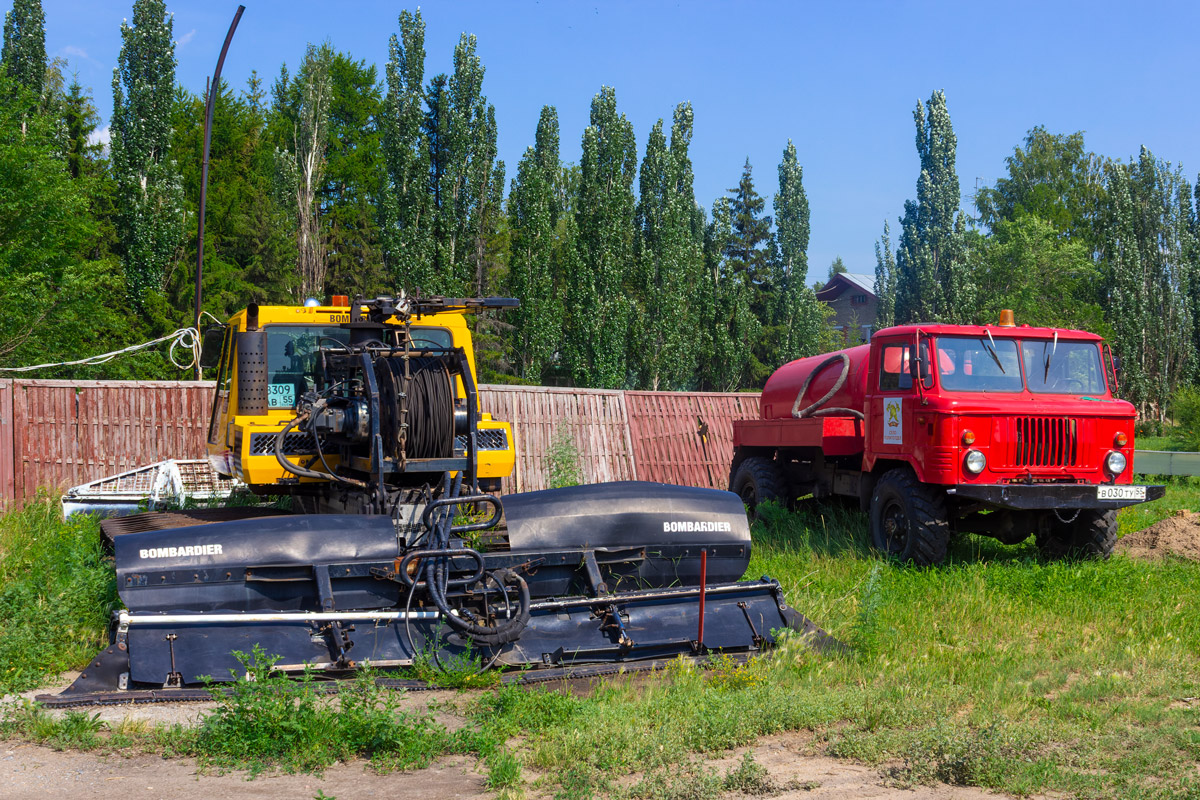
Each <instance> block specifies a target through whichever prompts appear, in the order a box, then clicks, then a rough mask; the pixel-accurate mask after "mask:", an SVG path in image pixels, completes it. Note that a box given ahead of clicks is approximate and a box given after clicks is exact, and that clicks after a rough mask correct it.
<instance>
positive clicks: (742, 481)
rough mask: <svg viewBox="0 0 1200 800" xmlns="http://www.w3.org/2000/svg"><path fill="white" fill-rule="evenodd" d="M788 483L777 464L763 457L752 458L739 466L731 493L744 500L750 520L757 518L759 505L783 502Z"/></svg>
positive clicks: (730, 480)
mask: <svg viewBox="0 0 1200 800" xmlns="http://www.w3.org/2000/svg"><path fill="white" fill-rule="evenodd" d="M785 485H786V481H785V480H784V478H783V476H782V475H781V474H780V472H779V468H778V467H777V466H776V465H775V462H774V461H772V460H771V459H769V458H764V457H762V456H750V457H748V458H746V459H743V460H742V463H740V464H738V466H737V469H735V470H734V471H733V477H731V478H730V479H729V491H731V492H733V493H734V494H736V495H737V496H738V497H740V498H742V502H743V503H745V504H746V513H747V514H748V515H749V517H750V519H752V520H753V519H755V518H757V516H758V514H757V513H756V511H755V510H756V509H757V507H758V504H759V503H765V502H767V501H768V500H774V501H776V502H782V500H783V494H784V492H783V487H784V486H785Z"/></svg>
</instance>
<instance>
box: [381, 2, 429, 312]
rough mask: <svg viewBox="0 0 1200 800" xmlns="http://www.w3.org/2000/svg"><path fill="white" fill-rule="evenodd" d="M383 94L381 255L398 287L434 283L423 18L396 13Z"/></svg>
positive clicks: (420, 287) (424, 285)
mask: <svg viewBox="0 0 1200 800" xmlns="http://www.w3.org/2000/svg"><path fill="white" fill-rule="evenodd" d="M384 74H385V76H386V81H387V94H386V96H385V97H384V101H383V102H384V108H383V115H382V118H381V120H380V128H381V134H382V145H383V160H384V165H385V169H386V173H387V181H386V186H385V189H384V194H383V198H382V201H381V204H380V217H381V221H380V227H381V230H382V236H383V258H384V263H385V264H386V265H387V271H388V275H389V278H390V279H391V281H392V282H393V283H394V284H395V285H396V288H401V287H404V288H407V289H409V290H413V289H427V288H432V287H433V285H434V283H435V280H434V277H433V273H432V267H433V239H432V236H431V230H432V221H431V216H432V208H431V203H430V191H429V188H430V187H429V181H430V163H429V154H430V148H429V143H428V141H427V140H426V138H425V133H424V131H423V129H422V123H423V122H424V119H425V109H424V106H425V87H424V81H425V21H424V20H423V19H422V18H421V12H420V10H418V11H417V12H416V14H415V15H414V14H410V13H409V12H408V11H402V12H401V13H400V35H399V36H397V35H396V34H392V37H391V40H390V42H389V46H388V62H387V67H386V68H385V70H384Z"/></svg>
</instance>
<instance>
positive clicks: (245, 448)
mask: <svg viewBox="0 0 1200 800" xmlns="http://www.w3.org/2000/svg"><path fill="white" fill-rule="evenodd" d="M257 315H258V327H259V328H262V329H264V330H266V331H267V337H268V338H267V341H268V345H267V367H266V368H267V379H268V405H269V408H268V410H267V413H265V414H252V415H243V414H238V413H237V409H238V378H239V375H238V372H239V370H238V354H237V344H236V343H237V334H238V333H242V332H245V331H246V330H247V329H248V328H247V321H248V319H249V312H248V310H246V309H243V310H242V311H239V312H238V313H236V314H234V315H233V316H232V317H231V318H230V319H229V322H228V326H227V328H226V330H225V335H224V339H223V341H222V344H221V359H220V364H219V366H218V368H217V391H216V397H215V398H214V401H213V407H212V414H211V418H210V421H209V427H208V437H207V449H208V459H209V462H210V463H211V464H212V466H213V468H214V469H215V470H216V471H217V472H218V473H220V474H221V475H226V476H232V477H236V478H238V479H239V480H241V481H243V482H244V483H246V484H248V485H249V486H250V487H251V488H252V489H257V490H264V489H269V487H274V486H279V485H281V484H284V483H294V482H295V481H296V479H295V478H294V477H293V476H292V475H291V474H290V473H288V472H287V471H285V470H284V468H283V467H282V465H280V463H279V461H278V459H277V458H276V456H275V449H274V443H275V436H276V434H278V433H279V431H281V430H283V428H284V427H285V426H286V425H287V424H288V423H289V422H290V421H291V420H292V419H293V418H294V417H295V415H296V414H295V406H296V401H297V399H298V398H299V397H300V395H302V394H303V393H304V392H307V391H311V390H312V389H314V388H315V378H316V372H315V370H316V352H317V349H318V346H319V343H320V342H321V341H322V340H323V339H324V340H325V341H328V340H331V339H332V340H343V341H344V336H345V330H344V329H343V328H342V327H341V326H342V325H343V324H344V323H347V322H350V308H349V307H348V306H259V307H258V309H257ZM393 321H394V322H395V326H396V328H397V329H399V328H401V327H402V323H401V322H400V321H399V320H394V319H393V320H390V321H389V322H393ZM410 335H411V336H412V337H413V339H414V340H424V341H427V342H428V343H430V344H432V345H435V346H442V347H446V346H452V347H458V348H462V350H463V351H464V353H465V355H466V359H467V362H468V364H469V366H470V369H471V374H472V376H473V377H474V378H476V380H477V373H476V368H475V352H474V348H473V346H472V343H471V331H470V329H469V328H468V327H467V324H466V320H465V319H464V316H463V312H462V311H446V312H442V313H435V314H425V315H423V316H414V317H413V318H412V319H411V320H410ZM454 383H455V389H454V391H455V400H456V402H465V397H466V392H465V390H464V387H463V385H462V380H461V379H460V378H455V379H454ZM477 411H479V409H477ZM477 441H478V451H477V453H478V477H479V479H480V483H481V484H482V485H486V486H489V487H490V488H491V489H492V490H496V489H498V488H499V482H500V480H501V479H502V478H505V477H507V476H509V475H511V474H512V471H513V466H514V464H515V463H516V451H515V449H514V448H513V436H512V426H511V425H510V424H509V423H508V422H504V421H501V420H496V419H492V416H491V414H485V413H482V412H480V413H479V422H478V425H477ZM301 449H302V448H301ZM287 458H288V459H289V460H290V461H291V462H292V463H294V464H297V465H298V466H301V467H304V468H306V469H309V470H315V471H325V470H326V469H336V468H337V466H338V457H337V456H336V455H335V454H325V458H324V462H322V458H321V456H320V455H318V454H317V453H316V452H312V453H305V454H296V453H289V454H288V455H287ZM299 480H300V481H301V482H305V483H311V482H318V479H315V478H300V479H299Z"/></svg>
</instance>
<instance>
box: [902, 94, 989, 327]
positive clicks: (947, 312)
mask: <svg viewBox="0 0 1200 800" xmlns="http://www.w3.org/2000/svg"><path fill="white" fill-rule="evenodd" d="M926 112H928V114H926ZM913 120H914V121H915V122H916V126H917V137H916V142H917V155H918V156H919V157H920V161H921V175H920V177H919V178H918V179H917V199H916V201H915V202H914V201H912V200H908V201H905V203H904V216H903V218H902V219H901V226H902V230H901V233H900V245H899V247H898V249H897V252H896V267H897V279H896V321H897V322H900V323H905V322H933V321H945V322H963V321H966V320H965V319H964V317H965V316H966V315H967V314H969V313H970V309H971V298H970V284H969V280H968V276H967V274H966V269H965V265H966V258H965V252H964V246H963V237H964V235H965V232H966V220H965V218H964V217H963V215H962V212H961V211H959V209H958V206H959V202H960V194H959V186H958V172H957V171H956V169H955V150H956V148H957V142H958V140H957V138H956V137H955V135H954V128H953V127H952V126H951V124H950V112H949V111H948V110H947V108H946V95H945V94H944V93H943V92H941V91H940V90H939V91H936V92H934V93H933V95H932V96H931V97H930V98H929V100H928V102H927V103H926V104H925V106H924V107H923V106H922V105H921V103H919V102H918V103H917V108H916V110H915V111H913Z"/></svg>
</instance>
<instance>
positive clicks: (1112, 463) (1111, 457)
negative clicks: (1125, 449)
mask: <svg viewBox="0 0 1200 800" xmlns="http://www.w3.org/2000/svg"><path fill="white" fill-rule="evenodd" d="M1126 463H1127V462H1126V460H1125V454H1124V453H1118V452H1117V451H1116V450H1113V451H1112V452H1110V453H1109V454H1108V458H1106V459H1104V468H1105V469H1107V470H1108V471H1109V474H1111V475H1114V476H1116V475H1120V474H1121V473H1122V472H1124V471H1125V465H1126Z"/></svg>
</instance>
